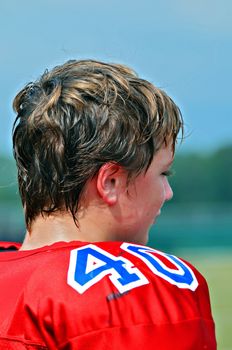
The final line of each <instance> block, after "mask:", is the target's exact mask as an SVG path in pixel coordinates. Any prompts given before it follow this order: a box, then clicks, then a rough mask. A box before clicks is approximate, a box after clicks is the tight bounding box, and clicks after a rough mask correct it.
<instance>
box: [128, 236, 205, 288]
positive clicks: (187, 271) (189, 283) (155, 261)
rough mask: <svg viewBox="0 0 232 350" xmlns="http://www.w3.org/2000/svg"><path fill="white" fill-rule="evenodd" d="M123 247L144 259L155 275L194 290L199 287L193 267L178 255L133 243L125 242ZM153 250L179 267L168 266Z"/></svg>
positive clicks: (178, 285) (180, 286)
mask: <svg viewBox="0 0 232 350" xmlns="http://www.w3.org/2000/svg"><path fill="white" fill-rule="evenodd" d="M121 249H123V250H125V251H126V252H128V253H130V254H133V255H134V256H136V257H138V258H140V259H141V260H143V262H144V263H145V264H146V265H147V266H148V267H149V269H150V270H151V271H152V272H153V273H154V274H155V275H157V276H159V277H161V278H163V279H164V280H166V281H168V282H169V283H171V284H174V285H176V286H177V287H179V288H185V289H190V290H192V291H194V290H196V288H197V287H198V281H197V279H196V276H195V274H194V273H193V271H192V269H191V268H190V267H189V266H188V265H186V264H185V263H184V262H183V261H182V260H180V259H179V258H177V257H176V256H173V255H170V254H166V253H163V252H160V251H158V250H155V249H152V248H149V247H145V246H141V245H137V244H131V243H123V244H122V245H121ZM152 252H153V253H158V254H159V255H162V256H164V257H165V258H166V259H168V260H169V261H170V262H171V263H172V264H174V265H175V266H176V267H177V269H171V268H169V267H168V266H166V265H165V264H164V263H163V262H162V261H161V260H160V259H159V258H158V257H157V256H155V255H153V254H151V253H152Z"/></svg>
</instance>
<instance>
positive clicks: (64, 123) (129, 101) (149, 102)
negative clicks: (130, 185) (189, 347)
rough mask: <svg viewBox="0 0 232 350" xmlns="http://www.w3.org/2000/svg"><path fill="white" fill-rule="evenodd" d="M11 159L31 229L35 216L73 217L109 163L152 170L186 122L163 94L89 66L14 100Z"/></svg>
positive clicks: (71, 64) (68, 69)
mask: <svg viewBox="0 0 232 350" xmlns="http://www.w3.org/2000/svg"><path fill="white" fill-rule="evenodd" d="M13 106H14V110H15V111H16V113H17V117H16V120H15V122H14V127H13V148H14V156H15V159H16V163H17V167H18V182H19V191H20V195H21V199H22V204H23V206H24V208H25V219H26V225H27V226H28V227H29V226H30V224H31V222H32V221H33V220H34V219H35V218H36V216H37V215H39V214H42V215H45V214H48V215H49V213H52V212H54V211H57V210H68V211H70V212H71V213H72V215H73V218H74V220H75V222H76V223H77V219H76V214H77V211H78V208H79V205H80V198H81V195H82V193H83V191H84V188H85V185H86V183H87V181H88V180H89V179H91V178H93V177H94V176H95V175H96V173H97V172H98V170H99V168H100V167H101V166H102V165H103V164H104V163H106V162H116V163H118V164H120V165H121V166H122V167H123V168H124V169H126V170H127V171H128V179H130V178H131V177H133V176H137V175H138V174H139V173H141V172H142V171H146V170H147V168H148V167H149V165H150V163H151V161H152V159H153V156H154V154H155V153H156V152H157V151H158V150H159V149H160V148H161V147H162V145H163V144H164V143H167V141H168V140H170V138H171V140H172V143H173V151H174V150H175V143H176V138H177V135H178V133H179V130H180V129H181V130H182V131H183V120H182V117H181V113H180V111H179V109H178V107H177V106H176V105H175V103H174V102H173V101H172V99H171V98H170V97H168V96H167V95H166V93H165V92H163V91H162V90H160V89H158V88H157V87H155V86H154V85H153V84H151V83H149V82H148V81H146V80H143V79H140V78H138V76H137V75H136V73H135V72H134V71H133V70H131V69H130V68H128V67H126V66H124V65H119V64H108V63H103V62H97V61H93V60H84V61H75V60H73V61H68V62H66V63H65V64H63V65H61V66H58V67H55V68H54V69H52V70H51V71H50V72H49V71H45V73H44V74H43V75H42V76H41V78H40V79H39V80H37V81H35V82H31V83H29V84H28V85H26V86H25V87H24V88H23V89H22V90H21V91H20V92H19V93H18V95H17V96H16V97H15V99H14V103H13Z"/></svg>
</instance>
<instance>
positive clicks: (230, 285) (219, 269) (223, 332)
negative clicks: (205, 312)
mask: <svg viewBox="0 0 232 350" xmlns="http://www.w3.org/2000/svg"><path fill="white" fill-rule="evenodd" d="M178 255H179V256H181V257H183V258H185V259H186V260H188V261H190V262H191V263H192V264H193V265H194V266H196V267H197V268H198V270H199V271H200V272H201V273H202V274H203V275H204V276H205V278H206V280H207V282H208V286H209V290H210V296H211V304H212V312H213V316H214V320H215V324H216V336H217V343H218V350H232V250H230V249H228V250H221V251H218V250H206V249H203V250H194V251H193V250H190V251H188V250H184V251H180V252H179V253H178Z"/></svg>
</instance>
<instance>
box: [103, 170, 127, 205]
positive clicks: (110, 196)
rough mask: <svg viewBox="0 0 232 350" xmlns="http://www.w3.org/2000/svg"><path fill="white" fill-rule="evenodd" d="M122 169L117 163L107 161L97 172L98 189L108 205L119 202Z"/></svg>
mask: <svg viewBox="0 0 232 350" xmlns="http://www.w3.org/2000/svg"><path fill="white" fill-rule="evenodd" d="M121 177H122V169H121V166H120V165H119V164H117V163H106V164H104V165H103V166H102V167H101V168H100V169H99V171H98V174H97V191H98V194H99V196H100V197H101V198H102V200H103V201H104V202H105V203H106V204H108V205H110V206H111V205H114V204H116V203H117V200H118V196H119V193H120V192H121V182H122V181H121Z"/></svg>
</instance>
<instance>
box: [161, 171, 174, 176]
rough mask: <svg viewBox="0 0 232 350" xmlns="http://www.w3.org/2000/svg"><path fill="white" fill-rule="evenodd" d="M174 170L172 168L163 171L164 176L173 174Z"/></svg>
mask: <svg viewBox="0 0 232 350" xmlns="http://www.w3.org/2000/svg"><path fill="white" fill-rule="evenodd" d="M173 174H174V172H173V171H172V170H166V171H164V172H163V173H162V175H163V176H172V175H173Z"/></svg>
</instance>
